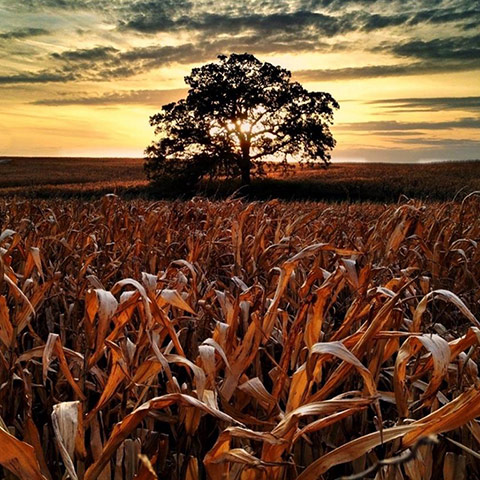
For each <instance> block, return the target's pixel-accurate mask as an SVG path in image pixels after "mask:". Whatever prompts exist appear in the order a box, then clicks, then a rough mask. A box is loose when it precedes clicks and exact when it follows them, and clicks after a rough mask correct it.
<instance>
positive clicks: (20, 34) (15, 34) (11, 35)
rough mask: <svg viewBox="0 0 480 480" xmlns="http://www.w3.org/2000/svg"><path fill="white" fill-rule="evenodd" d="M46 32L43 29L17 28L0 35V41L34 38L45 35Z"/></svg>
mask: <svg viewBox="0 0 480 480" xmlns="http://www.w3.org/2000/svg"><path fill="white" fill-rule="evenodd" d="M48 33H49V31H48V30H45V29H44V28H33V27H28V28H19V29H18V30H11V31H9V32H2V33H0V40H19V39H23V38H29V37H36V36H39V35H47V34H48Z"/></svg>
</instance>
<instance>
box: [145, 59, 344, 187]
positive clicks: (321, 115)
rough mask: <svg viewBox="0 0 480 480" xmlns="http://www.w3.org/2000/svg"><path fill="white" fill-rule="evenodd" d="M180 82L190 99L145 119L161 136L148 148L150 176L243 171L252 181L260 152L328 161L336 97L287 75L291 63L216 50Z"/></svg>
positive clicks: (258, 168)
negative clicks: (214, 57)
mask: <svg viewBox="0 0 480 480" xmlns="http://www.w3.org/2000/svg"><path fill="white" fill-rule="evenodd" d="M185 81H186V83H187V84H188V85H189V86H190V90H189V92H188V96H187V98H186V99H183V100H180V101H179V102H176V103H170V104H168V105H165V106H164V107H163V108H162V110H161V112H160V113H158V114H156V115H154V116H152V117H151V119H150V123H151V125H152V126H155V133H156V134H157V135H159V136H160V139H159V140H158V141H157V142H154V143H153V144H152V145H151V146H150V147H148V148H147V150H146V153H147V160H146V163H145V170H146V173H147V176H148V178H149V179H150V180H154V181H155V180H159V179H161V178H165V177H168V178H170V179H178V178H180V179H181V180H182V181H186V182H187V183H195V182H196V181H197V180H198V179H199V178H200V177H201V176H203V175H206V174H210V175H212V176H219V175H226V176H237V175H241V177H242V180H243V182H244V183H250V174H251V172H254V173H255V172H257V173H258V172H260V171H261V161H262V160H264V159H265V158H269V157H270V158H273V157H276V158H282V159H283V160H284V161H285V162H286V161H287V159H288V158H289V156H290V157H294V158H295V159H297V160H300V161H305V160H309V161H323V162H324V163H325V164H328V163H329V161H330V151H331V150H332V149H333V147H334V146H335V140H334V139H333V137H332V134H331V132H330V129H329V125H331V123H332V122H333V111H334V109H335V108H338V104H337V102H336V101H335V100H334V99H333V98H332V96H331V95H329V94H328V93H323V92H308V91H307V90H306V89H305V88H304V87H302V86H301V85H300V84H299V83H298V82H292V81H291V73H290V72H289V71H288V70H286V69H284V68H281V67H278V66H274V65H272V64H270V63H262V62H261V61H259V60H258V59H257V58H255V57H254V56H253V55H250V54H247V53H245V54H241V55H238V54H232V55H230V56H229V57H226V56H223V55H221V56H219V62H218V63H209V64H207V65H204V66H202V67H200V68H195V69H193V70H192V73H191V74H190V75H189V76H187V77H186V78H185Z"/></svg>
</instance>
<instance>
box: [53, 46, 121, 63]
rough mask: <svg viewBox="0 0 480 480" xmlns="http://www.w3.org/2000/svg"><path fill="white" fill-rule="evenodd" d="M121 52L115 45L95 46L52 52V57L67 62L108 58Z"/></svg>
mask: <svg viewBox="0 0 480 480" xmlns="http://www.w3.org/2000/svg"><path fill="white" fill-rule="evenodd" d="M118 52H119V50H118V49H116V48H114V47H94V48H83V49H79V50H67V51H64V52H61V53H52V55H51V56H52V58H54V59H56V60H62V61H66V62H79V61H92V62H96V61H98V60H108V59H110V58H112V57H113V56H115V55H116V54H117V53H118Z"/></svg>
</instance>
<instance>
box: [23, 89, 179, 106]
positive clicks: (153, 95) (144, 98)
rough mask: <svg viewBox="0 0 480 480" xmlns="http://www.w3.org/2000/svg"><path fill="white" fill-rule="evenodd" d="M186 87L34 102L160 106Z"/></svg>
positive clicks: (50, 104) (174, 99) (177, 98)
mask: <svg viewBox="0 0 480 480" xmlns="http://www.w3.org/2000/svg"><path fill="white" fill-rule="evenodd" d="M186 94H187V90H186V89H174V90H129V91H123V92H111V93H105V94H103V95H97V96H93V95H90V96H77V97H61V98H55V99H43V100H37V101H36V102H32V103H33V104H34V105H46V106H54V107H57V106H64V105H98V106H108V105H125V104H136V105H148V106H155V107H160V106H161V105H164V104H165V103H168V102H172V101H177V100H179V99H180V98H183V97H185V96H186Z"/></svg>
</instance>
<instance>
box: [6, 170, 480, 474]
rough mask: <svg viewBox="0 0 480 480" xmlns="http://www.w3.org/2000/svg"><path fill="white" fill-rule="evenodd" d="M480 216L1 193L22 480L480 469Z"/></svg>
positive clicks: (411, 206)
mask: <svg viewBox="0 0 480 480" xmlns="http://www.w3.org/2000/svg"><path fill="white" fill-rule="evenodd" d="M341 168H343V167H341ZM9 188H10V187H9ZM479 210H480V202H479V198H478V196H476V195H474V194H473V195H470V196H468V197H466V198H464V200H463V201H462V202H442V203H439V202H437V203H435V202H431V203H424V202H421V201H418V200H409V201H407V200H402V201H401V202H400V203H397V204H391V205H381V204H379V203H358V204H348V203H339V204H332V203H322V202H282V201H279V200H271V201H268V202H256V203H246V202H244V201H241V200H227V201H222V202H215V201H211V200H207V199H202V198H198V197H197V198H194V199H192V200H189V201H178V200H177V201H174V202H167V201H163V200H161V201H147V200H144V199H139V198H137V199H131V200H129V201H127V200H124V199H122V198H120V197H117V196H114V195H108V196H104V197H101V198H98V199H91V200H88V201H86V200H83V199H77V198H70V199H64V198H63V199H62V198H56V197H55V196H54V197H53V198H50V199H48V200H39V199H36V200H27V199H24V198H22V197H21V196H19V197H16V198H12V197H6V198H4V199H2V200H0V227H1V228H0V232H3V233H0V259H1V261H0V270H1V273H2V275H1V276H0V279H2V283H0V363H1V365H2V367H1V369H0V417H1V419H0V444H1V445H2V448H1V449H0V464H1V465H3V468H4V470H5V472H7V473H5V475H7V474H8V475H11V474H12V473H13V474H15V475H16V476H17V477H18V478H21V479H27V478H28V479H36V480H40V479H57V478H62V476H63V475H64V474H65V473H67V475H69V476H70V478H79V479H82V478H83V479H85V480H94V479H97V478H98V479H102V480H106V479H115V480H123V479H128V480H130V479H133V478H134V477H135V478H138V479H155V478H172V479H178V480H180V479H181V480H183V479H188V480H196V479H203V478H209V479H225V480H233V479H237V478H241V479H243V480H253V479H265V480H266V479H278V480H280V479H282V480H286V479H296V478H298V479H299V480H313V479H317V478H323V479H325V480H330V479H336V478H339V477H342V476H347V478H351V479H355V478H361V479H363V478H377V479H380V478H389V479H393V478H395V479H408V480H417V479H419V480H429V479H437V478H438V479H444V480H450V479H462V478H464V479H467V478H469V479H478V478H480V469H479V462H478V453H476V452H478V447H479V443H480V425H479V423H478V421H477V420H476V418H477V417H479V416H480V401H479V398H480V390H479V389H480V377H479V374H478V363H479V349H478V345H479V342H480V323H479V321H478V318H479V315H480V288H479V284H478V282H479V279H480V246H479V244H478V242H479V240H480V219H479V215H478V212H479ZM385 459H387V460H388V459H394V460H393V461H387V462H384V460H385ZM367 470H369V472H370V473H365V472H366V471H367ZM8 472H10V473H8ZM467 472H468V475H467ZM135 475H136V476H135ZM0 476H1V474H0ZM8 478H12V477H11V476H10V477H8Z"/></svg>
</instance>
